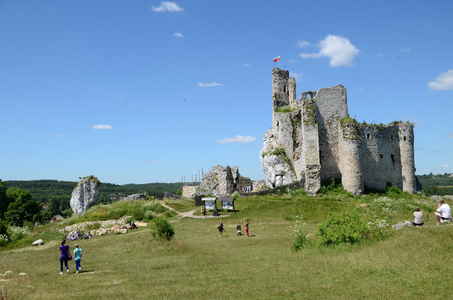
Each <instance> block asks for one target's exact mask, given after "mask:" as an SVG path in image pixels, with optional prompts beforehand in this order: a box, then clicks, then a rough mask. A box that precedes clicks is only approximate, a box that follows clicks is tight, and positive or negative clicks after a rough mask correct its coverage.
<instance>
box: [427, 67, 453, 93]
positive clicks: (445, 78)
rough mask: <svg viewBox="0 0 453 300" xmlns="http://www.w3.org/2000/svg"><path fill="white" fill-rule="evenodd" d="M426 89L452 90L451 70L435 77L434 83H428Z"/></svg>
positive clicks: (452, 76) (452, 78)
mask: <svg viewBox="0 0 453 300" xmlns="http://www.w3.org/2000/svg"><path fill="white" fill-rule="evenodd" d="M428 87H429V88H430V89H432V90H444V91H445V90H453V69H451V70H448V71H447V72H445V73H442V74H440V75H439V76H437V77H436V81H431V82H430V83H428Z"/></svg>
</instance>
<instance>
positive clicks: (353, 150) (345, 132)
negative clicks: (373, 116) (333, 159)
mask: <svg viewBox="0 0 453 300" xmlns="http://www.w3.org/2000/svg"><path fill="white" fill-rule="evenodd" d="M340 133H341V135H340V141H339V142H340V169H341V182H342V184H343V187H344V189H345V190H346V191H348V192H350V193H352V194H354V195H357V194H361V193H363V191H364V182H363V176H362V170H361V164H360V147H361V144H362V137H361V136H360V125H358V124H353V123H350V124H341V125H340Z"/></svg>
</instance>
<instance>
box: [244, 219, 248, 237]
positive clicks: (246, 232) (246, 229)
mask: <svg viewBox="0 0 453 300" xmlns="http://www.w3.org/2000/svg"><path fill="white" fill-rule="evenodd" d="M244 227H245V234H246V235H247V237H249V220H248V219H247V221H245V222H244Z"/></svg>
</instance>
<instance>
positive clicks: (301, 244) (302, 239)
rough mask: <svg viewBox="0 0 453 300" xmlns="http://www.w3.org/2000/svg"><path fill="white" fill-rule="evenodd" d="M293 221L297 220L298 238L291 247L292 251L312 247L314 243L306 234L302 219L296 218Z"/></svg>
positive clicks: (296, 237) (296, 230)
mask: <svg viewBox="0 0 453 300" xmlns="http://www.w3.org/2000/svg"><path fill="white" fill-rule="evenodd" d="M293 219H295V220H296V225H295V226H296V229H295V230H294V231H295V232H296V236H295V239H294V242H293V244H292V245H291V249H292V250H294V251H298V250H300V249H303V248H306V247H307V246H312V245H313V243H312V241H311V240H310V239H309V235H308V234H306V233H305V230H304V228H303V226H304V225H305V223H304V224H302V222H301V220H300V219H301V217H299V216H295V217H294V218H293Z"/></svg>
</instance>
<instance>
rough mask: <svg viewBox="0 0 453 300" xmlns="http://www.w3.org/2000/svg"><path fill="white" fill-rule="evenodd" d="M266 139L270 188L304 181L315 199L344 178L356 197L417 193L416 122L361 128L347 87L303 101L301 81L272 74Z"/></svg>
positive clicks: (264, 154)
mask: <svg viewBox="0 0 453 300" xmlns="http://www.w3.org/2000/svg"><path fill="white" fill-rule="evenodd" d="M263 140H264V147H263V149H262V150H261V152H260V160H261V165H262V167H263V171H264V176H265V180H266V185H267V186H268V187H270V188H274V187H278V186H282V185H286V184H291V183H294V182H297V181H300V182H301V183H302V185H303V186H304V189H305V190H306V191H307V193H308V194H309V195H314V194H316V193H317V192H318V191H319V189H320V188H321V184H323V183H327V182H330V181H331V180H332V179H339V180H341V182H342V184H343V187H344V188H345V190H346V191H348V192H350V193H352V194H361V193H363V192H364V191H365V188H370V189H375V190H385V189H386V188H387V187H389V186H396V187H397V188H399V189H401V190H403V191H406V192H409V193H414V192H415V191H416V187H417V183H416V177H415V162H414V131H413V124H410V123H403V122H399V121H398V122H393V123H391V124H388V125H382V124H381V125H377V124H366V123H361V124H359V123H358V122H357V121H356V120H355V119H352V118H350V117H349V114H348V104H347V94H346V89H345V88H344V87H343V86H342V85H337V86H334V87H330V88H321V89H320V90H318V91H317V92H312V91H308V92H304V93H302V94H301V96H300V98H299V100H297V98H296V81H295V79H294V78H290V77H289V72H288V71H286V70H280V69H278V68H275V69H274V70H272V128H271V129H270V130H267V131H266V133H265V134H264V136H263Z"/></svg>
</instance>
